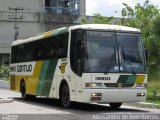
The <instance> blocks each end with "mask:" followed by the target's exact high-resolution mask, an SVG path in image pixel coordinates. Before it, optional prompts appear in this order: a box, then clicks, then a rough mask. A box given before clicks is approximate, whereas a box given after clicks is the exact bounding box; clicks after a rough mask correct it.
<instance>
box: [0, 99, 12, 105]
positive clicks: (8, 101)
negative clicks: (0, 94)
mask: <svg viewBox="0 0 160 120" xmlns="http://www.w3.org/2000/svg"><path fill="white" fill-rule="evenodd" d="M10 102H13V99H7V98H0V104H1V103H10Z"/></svg>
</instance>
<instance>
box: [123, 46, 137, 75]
mask: <svg viewBox="0 0 160 120" xmlns="http://www.w3.org/2000/svg"><path fill="white" fill-rule="evenodd" d="M122 57H123V60H124V63H125V62H126V63H127V64H128V65H129V68H130V70H131V72H132V74H136V73H135V71H134V70H133V67H132V65H131V63H130V62H129V60H128V59H126V57H125V54H124V50H123V46H122Z"/></svg>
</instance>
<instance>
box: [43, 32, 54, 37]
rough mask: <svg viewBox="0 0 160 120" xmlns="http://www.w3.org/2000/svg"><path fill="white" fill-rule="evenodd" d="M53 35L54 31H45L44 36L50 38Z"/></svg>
mask: <svg viewBox="0 0 160 120" xmlns="http://www.w3.org/2000/svg"><path fill="white" fill-rule="evenodd" d="M51 36H52V32H46V33H44V38H48V37H51Z"/></svg>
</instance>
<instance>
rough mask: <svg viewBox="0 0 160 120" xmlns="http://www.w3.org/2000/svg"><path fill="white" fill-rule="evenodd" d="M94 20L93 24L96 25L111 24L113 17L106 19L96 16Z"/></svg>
mask: <svg viewBox="0 0 160 120" xmlns="http://www.w3.org/2000/svg"><path fill="white" fill-rule="evenodd" d="M94 16H95V17H94V20H93V23H95V24H111V21H112V19H113V17H104V16H102V15H100V14H98V13H97V14H94Z"/></svg>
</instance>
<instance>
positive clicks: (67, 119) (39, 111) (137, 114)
mask: <svg viewBox="0 0 160 120" xmlns="http://www.w3.org/2000/svg"><path fill="white" fill-rule="evenodd" d="M2 84H4V83H2V82H1V81H0V86H2ZM0 97H5V98H12V99H13V100H14V101H13V102H10V103H0V120H1V119H3V120H4V119H5V118H10V119H11V118H12V119H13V118H14V119H15V120H28V119H30V120H32V119H34V120H36V119H37V120H93V119H97V120H102V119H103V120H106V119H110V120H112V119H113V117H114V118H116V119H122V120H128V119H132V120H134V118H136V119H141V120H143V119H144V120H146V118H149V119H154V118H155V119H160V116H158V114H159V115H160V109H154V108H138V107H133V106H127V105H122V107H121V108H120V109H118V110H112V109H111V108H110V107H108V106H107V105H106V104H104V105H91V104H82V103H74V104H73V105H74V106H73V107H72V108H71V109H65V108H63V107H61V105H60V104H59V102H58V100H55V99H49V98H44V97H38V98H37V99H36V100H32V101H24V100H22V99H21V97H20V94H19V93H15V92H12V91H10V90H9V89H7V87H6V88H4V87H3V88H0ZM153 114H154V115H153ZM148 115H150V116H148ZM153 117H154V118H153Z"/></svg>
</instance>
